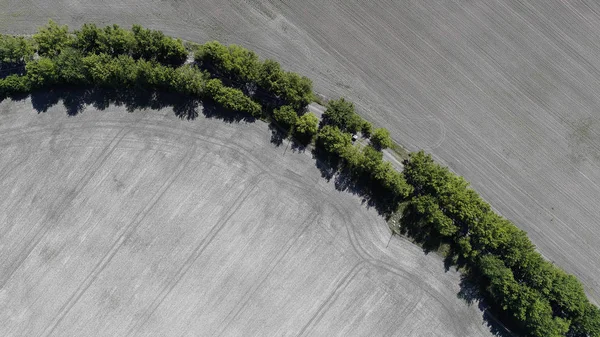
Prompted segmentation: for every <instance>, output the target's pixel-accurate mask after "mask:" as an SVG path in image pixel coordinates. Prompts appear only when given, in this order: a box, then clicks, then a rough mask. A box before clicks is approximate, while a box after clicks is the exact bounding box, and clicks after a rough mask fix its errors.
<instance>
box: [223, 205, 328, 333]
mask: <svg viewBox="0 0 600 337" xmlns="http://www.w3.org/2000/svg"><path fill="white" fill-rule="evenodd" d="M320 213H321V212H320V211H317V212H316V213H313V214H314V215H313V216H311V217H310V218H308V219H307V220H306V221H304V226H303V227H302V230H300V233H299V234H294V235H291V239H289V240H288V242H286V244H285V245H284V247H287V248H285V249H281V250H280V251H279V253H278V254H277V255H276V256H275V257H274V258H273V259H272V260H271V261H274V262H273V263H271V267H270V268H269V269H268V270H267V272H266V273H264V276H263V277H262V278H261V279H260V281H259V282H258V283H256V284H255V286H254V287H252V289H251V290H250V291H249V292H247V293H246V296H244V297H245V299H244V300H243V302H242V304H241V305H240V306H238V308H237V310H235V307H234V308H233V309H232V310H231V311H230V312H229V313H228V314H227V316H226V317H225V319H224V320H223V322H222V323H221V324H220V326H221V329H220V330H219V332H218V333H216V334H215V336H221V335H223V333H224V332H225V331H226V330H225V329H226V328H227V327H228V326H229V324H231V322H233V321H235V319H236V318H237V317H238V316H239V314H240V313H241V312H242V311H243V310H244V309H245V308H246V306H247V305H248V303H249V302H250V299H252V296H254V294H255V293H256V291H258V289H260V287H261V286H262V284H263V283H264V282H265V281H266V280H267V278H268V277H269V276H270V275H271V273H272V272H273V270H274V269H275V267H277V266H278V265H279V263H280V262H281V260H283V258H284V257H285V256H286V255H287V253H288V252H289V251H290V250H291V249H292V248H293V247H294V245H295V244H296V242H297V241H298V240H299V239H300V237H301V236H302V235H303V234H304V232H306V230H307V229H308V227H310V225H311V224H312V223H313V222H314V220H316V219H317V217H318V216H319V214H320ZM234 310H235V313H234Z"/></svg>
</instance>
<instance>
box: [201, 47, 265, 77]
mask: <svg viewBox="0 0 600 337" xmlns="http://www.w3.org/2000/svg"><path fill="white" fill-rule="evenodd" d="M194 59H195V61H196V62H198V63H200V64H202V65H204V66H206V67H208V68H211V69H213V71H215V73H216V74H217V75H218V76H219V77H225V78H227V79H230V80H234V81H237V82H246V83H253V82H255V81H256V80H257V78H258V70H259V68H260V62H259V60H258V55H256V53H254V52H253V51H250V50H248V49H246V48H243V47H241V46H238V45H234V44H233V45H230V46H229V47H226V46H224V45H222V44H220V43H219V42H217V41H211V42H207V43H205V44H204V45H201V46H200V47H199V48H198V49H197V50H196V52H195V55H194Z"/></svg>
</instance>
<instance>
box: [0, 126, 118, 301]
mask: <svg viewBox="0 0 600 337" xmlns="http://www.w3.org/2000/svg"><path fill="white" fill-rule="evenodd" d="M126 134H127V131H126V129H125V128H123V129H121V131H119V132H118V133H117V134H116V135H115V137H114V138H113V139H112V141H111V143H110V144H109V146H107V147H106V148H105V150H104V151H103V152H102V153H101V154H100V156H98V158H96V160H95V161H94V163H93V164H92V165H90V166H89V167H88V169H87V170H86V172H85V173H84V175H83V176H82V177H81V179H79V181H78V182H77V184H76V185H75V186H76V187H75V189H74V190H73V191H72V192H71V193H69V194H68V195H67V197H66V198H65V199H63V201H62V202H61V203H60V205H58V207H56V208H55V210H54V211H53V212H51V214H49V215H48V216H46V218H45V220H44V221H42V222H46V221H47V220H49V219H48V218H50V219H52V218H57V220H58V218H60V216H61V214H62V213H63V212H64V211H65V210H66V209H67V208H68V206H69V205H70V204H71V203H72V202H73V201H74V200H75V199H76V198H77V196H78V195H79V194H80V193H81V191H82V190H83V189H84V187H85V186H86V185H87V184H88V183H89V182H90V180H91V179H92V178H93V176H94V174H95V173H96V171H97V170H98V169H99V168H100V167H102V165H103V164H104V162H105V161H106V160H107V159H108V158H109V157H110V156H111V155H112V153H113V152H114V150H115V149H116V147H117V145H118V144H119V142H120V141H121V140H122V139H123V137H124V136H125V135H126ZM56 223H58V221H56ZM52 227H53V226H50V225H48V226H43V227H42V229H40V230H39V231H38V232H37V233H36V234H35V235H34V237H33V238H32V239H31V240H30V241H29V243H28V244H27V245H26V248H25V249H24V250H23V251H22V252H21V253H19V254H17V256H20V257H21V258H19V259H18V260H17V262H16V263H12V264H11V266H10V267H9V268H10V269H12V270H11V271H10V272H9V273H8V274H6V275H3V276H2V278H1V279H0V289H3V288H4V286H5V285H6V283H7V282H8V281H9V280H10V279H11V278H12V276H13V275H14V273H15V272H16V271H17V270H18V269H19V268H20V266H21V265H22V264H23V262H24V261H25V260H26V259H27V258H29V256H30V255H31V253H32V252H33V250H34V249H35V247H36V246H37V245H38V244H39V243H40V241H41V240H42V239H43V238H44V236H45V235H46V233H47V232H48V231H49V230H50V228H52Z"/></svg>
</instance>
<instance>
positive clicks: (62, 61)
mask: <svg viewBox="0 0 600 337" xmlns="http://www.w3.org/2000/svg"><path fill="white" fill-rule="evenodd" d="M54 62H55V63H56V68H57V71H58V82H59V83H61V84H68V85H79V84H87V83H88V79H87V78H86V69H85V65H84V64H83V55H82V54H81V52H79V50H76V49H74V48H65V49H63V51H62V53H60V55H58V56H57V57H56V58H55V60H54Z"/></svg>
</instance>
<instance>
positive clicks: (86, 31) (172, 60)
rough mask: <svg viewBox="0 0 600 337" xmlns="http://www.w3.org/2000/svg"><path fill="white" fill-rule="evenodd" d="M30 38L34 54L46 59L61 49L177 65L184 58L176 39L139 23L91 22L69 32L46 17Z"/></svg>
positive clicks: (184, 55) (179, 42)
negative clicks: (102, 24)
mask: <svg viewBox="0 0 600 337" xmlns="http://www.w3.org/2000/svg"><path fill="white" fill-rule="evenodd" d="M33 40H34V41H35V44H36V47H37V49H36V51H37V53H38V55H39V56H42V57H50V58H52V57H55V56H57V55H59V54H60V53H61V52H62V51H63V50H64V49H67V48H74V49H76V50H78V51H80V52H81V53H83V54H84V55H89V54H107V55H110V56H112V57H117V56H120V55H126V56H131V57H133V58H134V59H145V60H148V61H156V62H159V63H161V64H165V65H172V66H179V65H182V64H183V63H184V62H185V61H186V59H187V55H188V52H187V50H186V49H185V47H184V45H183V42H182V41H181V40H180V39H174V38H171V37H168V36H165V35H164V34H163V33H162V32H161V31H158V30H150V29H145V28H143V27H142V26H140V25H133V27H132V29H131V30H127V29H123V28H121V27H119V26H118V25H112V26H106V27H104V28H98V27H96V25H95V24H84V25H83V27H82V28H81V29H80V30H76V31H75V32H74V34H71V33H70V32H69V29H68V27H67V26H66V25H64V26H59V25H58V24H56V23H55V22H54V21H52V20H50V21H49V23H48V25H46V26H45V27H42V28H41V29H40V30H39V31H38V33H37V34H35V35H34V36H33Z"/></svg>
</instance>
